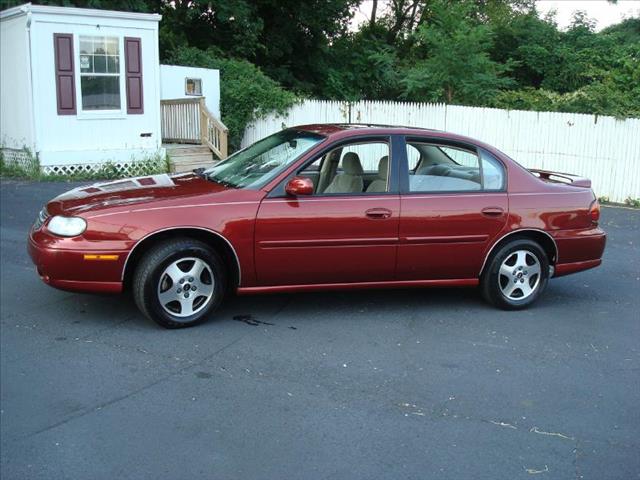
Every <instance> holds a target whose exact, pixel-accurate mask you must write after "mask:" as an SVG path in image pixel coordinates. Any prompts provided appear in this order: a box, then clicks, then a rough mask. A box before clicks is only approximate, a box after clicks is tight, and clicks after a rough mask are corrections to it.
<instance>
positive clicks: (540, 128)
mask: <svg viewBox="0 0 640 480" xmlns="http://www.w3.org/2000/svg"><path fill="white" fill-rule="evenodd" d="M346 122H353V123H377V124H386V125H407V126H415V127H424V128H433V129H437V130H445V131H448V132H453V133H458V134H462V135H467V136H469V137H473V138H476V139H478V140H481V141H483V142H486V143H488V144H490V145H493V146H495V147H497V148H498V149H500V150H502V151H503V152H505V153H506V154H507V155H509V156H510V157H512V158H513V159H515V160H516V161H518V162H519V163H520V164H522V165H524V166H525V167H528V168H542V169H547V170H554V171H558V172H564V173H573V174H576V175H582V176H585V177H588V178H590V179H591V180H592V182H593V189H594V191H595V192H596V194H597V195H598V196H602V197H608V198H609V199H610V200H611V201H613V202H624V201H625V199H626V198H628V197H631V198H640V119H626V120H618V119H616V118H614V117H603V116H596V115H584V114H576V113H559V112H529V111H520V110H500V109H496V108H478V107H462V106H456V105H443V104H430V103H409V102H378V101H361V102H357V103H352V104H348V103H347V102H336V101H323V100H306V101H304V102H302V103H300V104H297V105H295V106H293V107H292V108H290V109H289V111H288V112H287V113H286V114H285V115H284V116H277V115H269V116H267V117H266V118H263V119H260V120H258V121H257V122H255V123H254V124H251V125H249V126H248V127H247V129H246V130H245V134H244V138H243V141H242V146H243V147H244V146H247V145H250V144H251V143H253V142H255V141H257V140H259V139H261V138H263V137H265V136H267V135H270V134H272V133H275V132H277V131H279V130H281V129H283V128H286V127H291V126H295V125H303V124H308V123H346Z"/></svg>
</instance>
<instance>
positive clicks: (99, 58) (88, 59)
mask: <svg viewBox="0 0 640 480" xmlns="http://www.w3.org/2000/svg"><path fill="white" fill-rule="evenodd" d="M79 46H80V48H79V59H78V68H79V70H80V101H81V108H82V110H83V111H89V112H91V111H96V110H121V109H122V99H121V92H120V83H121V82H120V76H121V71H122V68H121V61H120V39H119V38H118V37H106V36H104V37H98V36H80V38H79Z"/></svg>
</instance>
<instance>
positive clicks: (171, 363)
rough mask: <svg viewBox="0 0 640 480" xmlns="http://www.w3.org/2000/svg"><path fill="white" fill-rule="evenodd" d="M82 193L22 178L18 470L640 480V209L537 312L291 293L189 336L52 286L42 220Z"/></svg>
mask: <svg viewBox="0 0 640 480" xmlns="http://www.w3.org/2000/svg"><path fill="white" fill-rule="evenodd" d="M73 186H74V185H73V184H69V183H29V182H19V181H7V180H4V181H2V183H1V185H0V187H1V188H0V190H1V198H0V200H1V217H0V227H1V231H0V262H1V263H0V267H1V277H0V282H1V283H0V286H1V289H0V290H1V291H0V307H1V323H0V334H1V335H0V374H1V376H0V401H1V406H0V410H1V411H0V434H1V435H0V437H1V438H0V440H1V444H0V447H1V450H0V457H1V458H0V460H1V462H0V477H1V478H2V479H3V480H9V479H21V480H23V479H24V480H26V479H47V480H50V479H82V480H87V479H105V480H112V479H147V478H148V479H154V480H155V479H172V480H175V479H216V480H217V479H240V480H252V479H273V480H284V479H305V480H309V479H349V480H356V479H378V478H382V479H509V480H513V479H530V478H535V479H545V478H548V479H581V478H584V479H596V480H603V479H634V478H640V342H639V340H640V210H630V209H623V208H612V207H605V208H603V211H602V220H601V224H602V226H603V227H604V229H605V230H606V231H607V233H608V234H609V237H608V244H607V249H606V252H605V258H604V263H603V265H602V266H601V267H600V268H597V269H594V270H590V271H588V272H584V273H580V274H576V275H572V276H567V277H564V278H559V279H554V280H552V281H551V282H550V284H549V287H548V289H547V291H546V292H545V295H544V296H543V298H542V299H541V300H540V301H539V302H538V303H537V304H536V305H535V306H534V308H531V309H529V310H525V311H522V312H503V311H500V310H496V309H494V308H492V307H490V306H489V305H487V304H485V303H484V302H483V301H482V299H481V298H480V295H479V294H478V292H477V290H475V289H430V290H426V289H425V290H384V291H358V292H331V293H306V294H287V295H284V294H282V295H270V296H254V297H237V298H232V299H231V300H230V301H229V302H228V303H227V304H226V305H225V306H224V307H223V308H222V310H221V311H220V312H219V313H218V314H216V315H215V316H214V318H212V319H211V320H210V321H209V322H207V323H206V324H203V325H201V326H198V327H196V328H191V329H184V330H176V331H170V330H164V329H161V328H160V327H158V326H156V325H155V324H154V323H152V322H150V321H148V320H146V319H145V318H143V317H142V315H141V314H139V313H138V311H137V310H136V308H135V306H134V305H133V302H132V300H131V299H130V298H129V297H127V296H97V295H82V294H73V293H68V292H62V291H58V290H54V289H52V288H50V287H48V286H46V285H45V284H43V283H42V282H41V281H40V279H39V278H38V276H37V275H36V273H35V271H34V268H33V266H32V264H31V261H30V260H29V258H28V256H27V253H26V250H25V239H26V235H27V231H28V229H29V226H30V224H31V222H32V221H33V219H34V218H35V216H36V214H37V212H38V211H39V210H40V208H41V206H42V205H43V203H45V202H46V201H47V200H48V199H50V198H51V197H53V196H55V195H57V194H58V193H61V192H62V191H65V190H67V189H69V188H72V187H73Z"/></svg>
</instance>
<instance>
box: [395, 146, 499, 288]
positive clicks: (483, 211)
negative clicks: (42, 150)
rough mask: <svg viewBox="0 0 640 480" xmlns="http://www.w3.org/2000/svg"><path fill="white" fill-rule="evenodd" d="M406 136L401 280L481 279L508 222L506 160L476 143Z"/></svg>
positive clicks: (402, 170) (399, 274) (400, 231)
mask: <svg viewBox="0 0 640 480" xmlns="http://www.w3.org/2000/svg"><path fill="white" fill-rule="evenodd" d="M405 140H406V145H405V146H404V147H405V148H402V151H403V152H404V153H405V155H404V156H403V159H402V161H401V164H400V189H401V200H400V202H401V212H402V215H401V219H400V230H399V246H398V265H397V277H398V280H441V279H469V278H477V276H478V274H479V271H480V268H481V266H482V263H483V260H484V252H486V251H487V248H488V246H489V245H490V244H491V242H493V241H494V239H495V238H496V236H497V235H498V234H499V233H500V231H501V230H502V229H503V227H504V226H505V223H506V221H507V216H508V209H509V203H508V197H507V193H506V169H505V167H504V165H503V164H502V163H501V162H500V161H499V160H497V159H496V158H494V157H493V156H492V155H491V154H489V153H488V152H486V151H484V150H483V149H479V148H476V147H475V146H473V145H466V144H462V143H457V142H447V141H444V140H442V139H431V138H421V137H407V138H406V139H405Z"/></svg>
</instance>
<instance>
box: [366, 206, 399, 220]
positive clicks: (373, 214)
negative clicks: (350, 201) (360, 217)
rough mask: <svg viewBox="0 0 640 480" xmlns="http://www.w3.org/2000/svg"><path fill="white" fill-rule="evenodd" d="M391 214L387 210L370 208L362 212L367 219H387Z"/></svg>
mask: <svg viewBox="0 0 640 480" xmlns="http://www.w3.org/2000/svg"><path fill="white" fill-rule="evenodd" d="M392 213H393V212H392V211H391V210H389V209H388V208H370V209H369V210H367V211H366V212H364V214H365V215H366V216H367V217H369V218H389V217H390V216H391V214H392Z"/></svg>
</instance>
